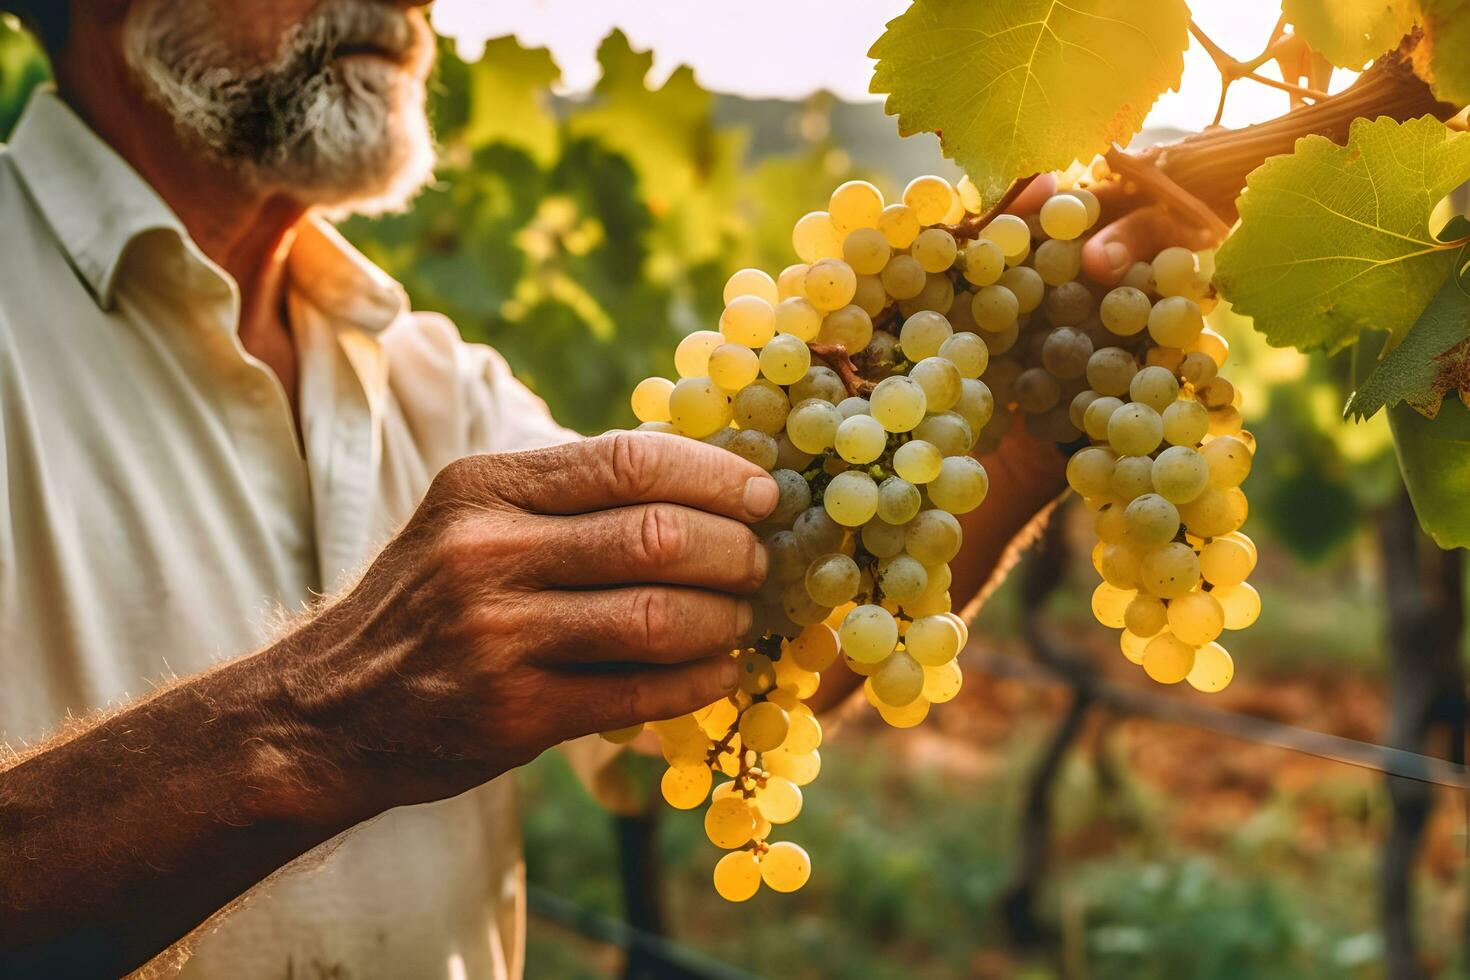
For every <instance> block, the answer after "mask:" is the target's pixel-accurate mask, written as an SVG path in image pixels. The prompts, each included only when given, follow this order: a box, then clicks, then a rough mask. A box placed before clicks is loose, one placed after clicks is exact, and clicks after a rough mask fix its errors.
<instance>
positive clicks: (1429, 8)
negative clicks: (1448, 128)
mask: <svg viewBox="0 0 1470 980" xmlns="http://www.w3.org/2000/svg"><path fill="white" fill-rule="evenodd" d="M1418 3H1419V8H1420V19H1421V22H1422V23H1423V25H1424V37H1423V38H1422V39H1421V40H1420V42H1419V43H1418V44H1417V45H1415V46H1414V54H1413V62H1414V71H1415V72H1416V73H1417V74H1418V75H1419V77H1420V78H1422V79H1424V80H1425V81H1426V82H1428V83H1429V87H1430V88H1431V89H1432V90H1433V91H1434V94H1435V96H1436V97H1438V98H1440V99H1443V100H1444V101H1445V102H1452V103H1454V104H1455V105H1459V106H1463V105H1465V104H1466V103H1470V55H1467V52H1470V0H1418Z"/></svg>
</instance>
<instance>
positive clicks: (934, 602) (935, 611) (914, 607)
mask: <svg viewBox="0 0 1470 980" xmlns="http://www.w3.org/2000/svg"><path fill="white" fill-rule="evenodd" d="M953 608H954V606H953V603H952V602H951V601H950V596H949V592H948V591H945V592H940V591H937V590H926V591H925V592H924V594H923V595H921V596H919V598H917V599H914V600H913V601H911V602H905V603H904V604H903V612H904V613H905V614H907V615H908V616H910V617H912V618H915V619H917V618H921V617H924V616H939V615H941V614H944V613H948V612H949V611H950V610H951V609H953Z"/></svg>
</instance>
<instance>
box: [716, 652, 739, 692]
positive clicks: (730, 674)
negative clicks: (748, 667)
mask: <svg viewBox="0 0 1470 980" xmlns="http://www.w3.org/2000/svg"><path fill="white" fill-rule="evenodd" d="M739 683H740V665H739V664H737V663H735V658H733V657H730V658H728V659H726V661H725V662H724V663H723V664H721V665H720V686H721V687H723V688H724V689H725V690H727V691H733V690H734V689H735V685H737V684H739Z"/></svg>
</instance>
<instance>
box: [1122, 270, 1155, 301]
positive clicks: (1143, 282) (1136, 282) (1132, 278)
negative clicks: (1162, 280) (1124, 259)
mask: <svg viewBox="0 0 1470 980" xmlns="http://www.w3.org/2000/svg"><path fill="white" fill-rule="evenodd" d="M1118 284H1119V285H1120V286H1132V287H1133V288H1134V289H1136V290H1138V291H1139V292H1141V293H1148V294H1151V295H1157V288H1158V284H1157V283H1155V282H1154V267H1153V266H1152V265H1150V264H1149V263H1147V262H1135V263H1133V264H1132V265H1130V266H1129V267H1128V271H1127V272H1124V273H1123V278H1122V279H1120V280H1118Z"/></svg>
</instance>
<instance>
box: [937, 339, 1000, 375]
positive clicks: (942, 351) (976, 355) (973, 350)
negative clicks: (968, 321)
mask: <svg viewBox="0 0 1470 980" xmlns="http://www.w3.org/2000/svg"><path fill="white" fill-rule="evenodd" d="M939 356H940V357H943V358H945V359H947V360H949V361H951V362H952V363H953V364H954V366H955V369H956V370H957V371H959V372H960V377H961V378H979V377H980V375H982V374H984V373H985V369H986V367H988V366H989V365H990V348H989V347H987V346H985V341H984V340H981V339H980V336H979V335H978V334H974V333H970V332H968V331H966V332H964V333H956V334H953V335H952V336H950V337H947V338H945V341H944V343H942V344H940V345H939Z"/></svg>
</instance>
